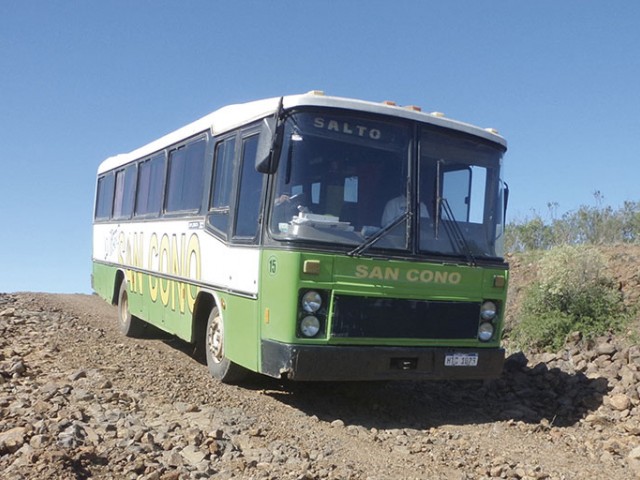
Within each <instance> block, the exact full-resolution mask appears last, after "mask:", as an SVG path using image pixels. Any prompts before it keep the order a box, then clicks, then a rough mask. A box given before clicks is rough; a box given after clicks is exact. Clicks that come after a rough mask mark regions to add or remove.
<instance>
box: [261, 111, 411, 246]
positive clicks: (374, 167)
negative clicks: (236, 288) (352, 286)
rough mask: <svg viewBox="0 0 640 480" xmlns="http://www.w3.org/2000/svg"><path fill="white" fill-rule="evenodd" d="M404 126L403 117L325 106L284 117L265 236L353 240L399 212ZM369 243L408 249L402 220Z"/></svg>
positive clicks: (405, 157)
mask: <svg viewBox="0 0 640 480" xmlns="http://www.w3.org/2000/svg"><path fill="white" fill-rule="evenodd" d="M409 132H410V130H409V127H408V126H407V125H406V124H403V123H397V124H395V123H391V122H386V121H382V120H380V119H372V118H369V117H364V116H363V117H360V116H354V115H346V114H343V113H339V112H333V111H321V112H306V113H302V112H301V113H296V114H293V115H291V116H289V117H288V118H287V120H286V123H285V130H284V138H283V143H282V149H281V153H280V161H279V164H278V173H277V174H276V183H275V191H274V196H273V200H272V201H273V203H272V208H271V212H272V214H271V220H270V230H271V233H272V235H273V236H274V237H275V238H279V239H291V240H299V239H303V240H312V241H319V242H326V243H331V244H341V245H354V246H357V245H360V244H361V243H363V242H364V241H366V240H367V238H370V237H371V236H373V235H375V234H376V233H377V232H378V231H380V230H381V229H382V227H384V226H386V225H388V224H391V223H392V222H393V221H394V220H395V219H397V218H398V217H400V216H402V215H403V214H404V213H405V212H406V210H407V195H406V193H407V172H408V170H409V168H408V166H409V139H410V135H409ZM392 199H393V200H394V201H393V202H392V203H391V204H390V205H391V206H388V203H389V201H390V200H392ZM374 248H385V249H406V248H408V241H407V222H406V220H405V221H401V222H399V223H398V224H397V225H396V226H395V227H393V228H392V229H390V230H389V231H388V232H386V233H385V235H384V236H383V237H381V238H379V239H378V240H377V241H376V242H375V246H374Z"/></svg>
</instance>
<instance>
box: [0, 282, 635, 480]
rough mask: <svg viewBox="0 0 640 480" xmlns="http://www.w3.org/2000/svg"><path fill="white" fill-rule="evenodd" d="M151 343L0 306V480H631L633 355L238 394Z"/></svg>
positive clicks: (62, 316)
mask: <svg viewBox="0 0 640 480" xmlns="http://www.w3.org/2000/svg"><path fill="white" fill-rule="evenodd" d="M150 337H151V338H145V339H141V340H140V339H138V340H134V339H129V338H125V337H123V336H122V335H120V333H119V332H118V330H117V328H116V310H115V308H114V307H111V306H110V305H107V304H106V303H104V302H103V301H102V300H100V299H99V298H98V297H95V296H88V295H49V294H35V293H23V294H10V295H7V294H0V478H3V479H7V480H8V479H23V478H24V479H30V478H117V479H120V478H131V479H137V478H141V479H178V478H180V479H189V478H221V479H224V478H255V479H280V478H292V479H324V478H328V479H343V478H344V479H349V478H352V479H399V478H406V479H411V478H415V479H482V478H513V479H599V478H614V479H631V478H639V477H636V476H635V475H636V472H640V449H639V448H638V447H639V446H640V423H639V422H638V419H640V409H639V408H638V405H639V404H640V401H639V400H638V392H637V390H636V388H637V384H638V379H640V374H639V372H638V370H639V368H640V351H637V350H638V349H637V348H636V347H631V348H629V347H628V346H622V345H618V344H617V343H616V342H615V341H614V340H612V339H601V340H600V341H599V342H596V343H595V344H593V345H583V344H580V343H579V339H577V338H576V339H575V341H576V343H575V344H569V345H567V348H566V352H565V353H564V354H561V355H545V356H542V357H538V358H536V359H533V358H529V359H528V358H526V357H525V356H524V355H523V354H522V353H517V354H514V355H512V356H511V357H510V358H509V361H508V364H507V367H506V369H505V373H504V375H503V377H502V378H501V379H499V380H496V381H491V382H485V383H481V382H459V383H406V382H384V383H350V384H344V383H317V384H308V383H304V384H291V383H282V382H279V381H276V380H273V379H268V378H261V377H258V378H252V379H251V380H250V381H248V382H247V383H245V384H244V385H243V386H240V387H238V386H228V385H223V384H221V383H219V382H217V381H215V380H213V379H212V378H210V377H209V376H208V373H207V369H206V367H205V366H203V365H201V364H199V363H198V362H197V361H196V360H194V359H193V358H192V357H191V356H190V352H189V346H188V345H186V344H184V343H182V342H179V341H177V340H175V339H173V338H170V337H165V336H163V335H160V334H155V335H151V336H150ZM580 362H582V363H580ZM634 392H635V393H634Z"/></svg>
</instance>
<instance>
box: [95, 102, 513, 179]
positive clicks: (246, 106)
mask: <svg viewBox="0 0 640 480" xmlns="http://www.w3.org/2000/svg"><path fill="white" fill-rule="evenodd" d="M279 101H280V98H279V97H276V98H268V99H265V100H257V101H253V102H248V103H242V104H237V105H229V106H226V107H222V108H220V109H218V110H216V111H215V112H213V113H210V114H208V115H206V116H204V117H202V118H200V119H199V120H196V121H195V122H192V123H190V124H188V125H185V126H184V127H182V128H179V129H178V130H175V131H173V132H171V133H169V134H167V135H165V136H163V137H161V138H159V139H157V140H154V141H153V142H151V143H148V144H146V145H144V146H142V147H140V148H137V149H136V150H133V151H131V152H129V153H124V154H119V155H115V156H113V157H109V158H107V159H106V160H105V161H103V162H102V163H101V164H100V166H99V167H98V174H100V173H103V172H107V171H109V170H112V169H114V168H117V167H120V166H121V165H125V164H127V163H129V162H131V161H133V160H137V159H139V158H143V157H146V156H148V155H150V154H152V153H155V152H157V151H159V150H162V149H164V148H167V147H169V146H171V145H173V144H175V143H178V142H180V141H182V140H184V139H186V138H189V137H191V136H193V135H197V134H198V133H202V132H205V131H210V132H211V133H212V134H213V135H219V134H221V133H224V132H227V131H229V130H232V129H234V128H237V127H240V126H242V125H245V124H247V123H251V122H253V121H255V120H259V119H261V118H264V117H267V116H270V115H273V114H274V113H275V111H276V109H277V108H278V103H279ZM303 105H307V106H321V107H334V108H344V109H350V110H356V111H362V112H370V113H379V114H382V115H391V116H394V117H401V118H406V119H410V120H416V121H418V122H423V123H429V124H432V125H438V126H441V127H447V128H451V129H454V130H458V131H462V132H466V133H470V134H472V135H476V136H479V137H482V138H486V139H487V140H490V141H493V142H496V143H498V144H500V145H503V146H505V147H506V145H507V144H506V141H505V139H504V138H502V137H501V136H500V135H497V134H495V133H492V132H490V131H487V130H485V129H482V128H479V127H476V126H473V125H469V124H467V123H462V122H458V121H456V120H452V119H449V118H445V117H442V116H436V115H433V114H430V113H425V112H419V111H415V110H410V109H406V108H403V107H399V106H394V105H387V104H384V103H374V102H367V101H363V100H356V99H350V98H340V97H329V96H324V95H318V94H315V93H313V92H310V93H307V94H302V95H289V96H285V97H284V98H283V106H284V108H285V109H289V108H293V107H298V106H303Z"/></svg>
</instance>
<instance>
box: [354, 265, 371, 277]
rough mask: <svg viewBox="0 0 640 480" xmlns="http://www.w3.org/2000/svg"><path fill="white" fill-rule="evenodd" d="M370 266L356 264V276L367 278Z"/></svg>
mask: <svg viewBox="0 0 640 480" xmlns="http://www.w3.org/2000/svg"><path fill="white" fill-rule="evenodd" d="M368 276H369V268H368V267H367V266H366V265H356V278H367V277H368Z"/></svg>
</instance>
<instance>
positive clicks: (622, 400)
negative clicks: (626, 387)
mask: <svg viewBox="0 0 640 480" xmlns="http://www.w3.org/2000/svg"><path fill="white" fill-rule="evenodd" d="M609 404H610V405H611V406H612V407H613V408H614V409H615V410H618V411H623V410H627V409H628V408H629V407H630V405H631V400H629V397H627V396H626V395H625V394H623V393H619V394H617V395H613V396H611V397H609Z"/></svg>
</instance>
